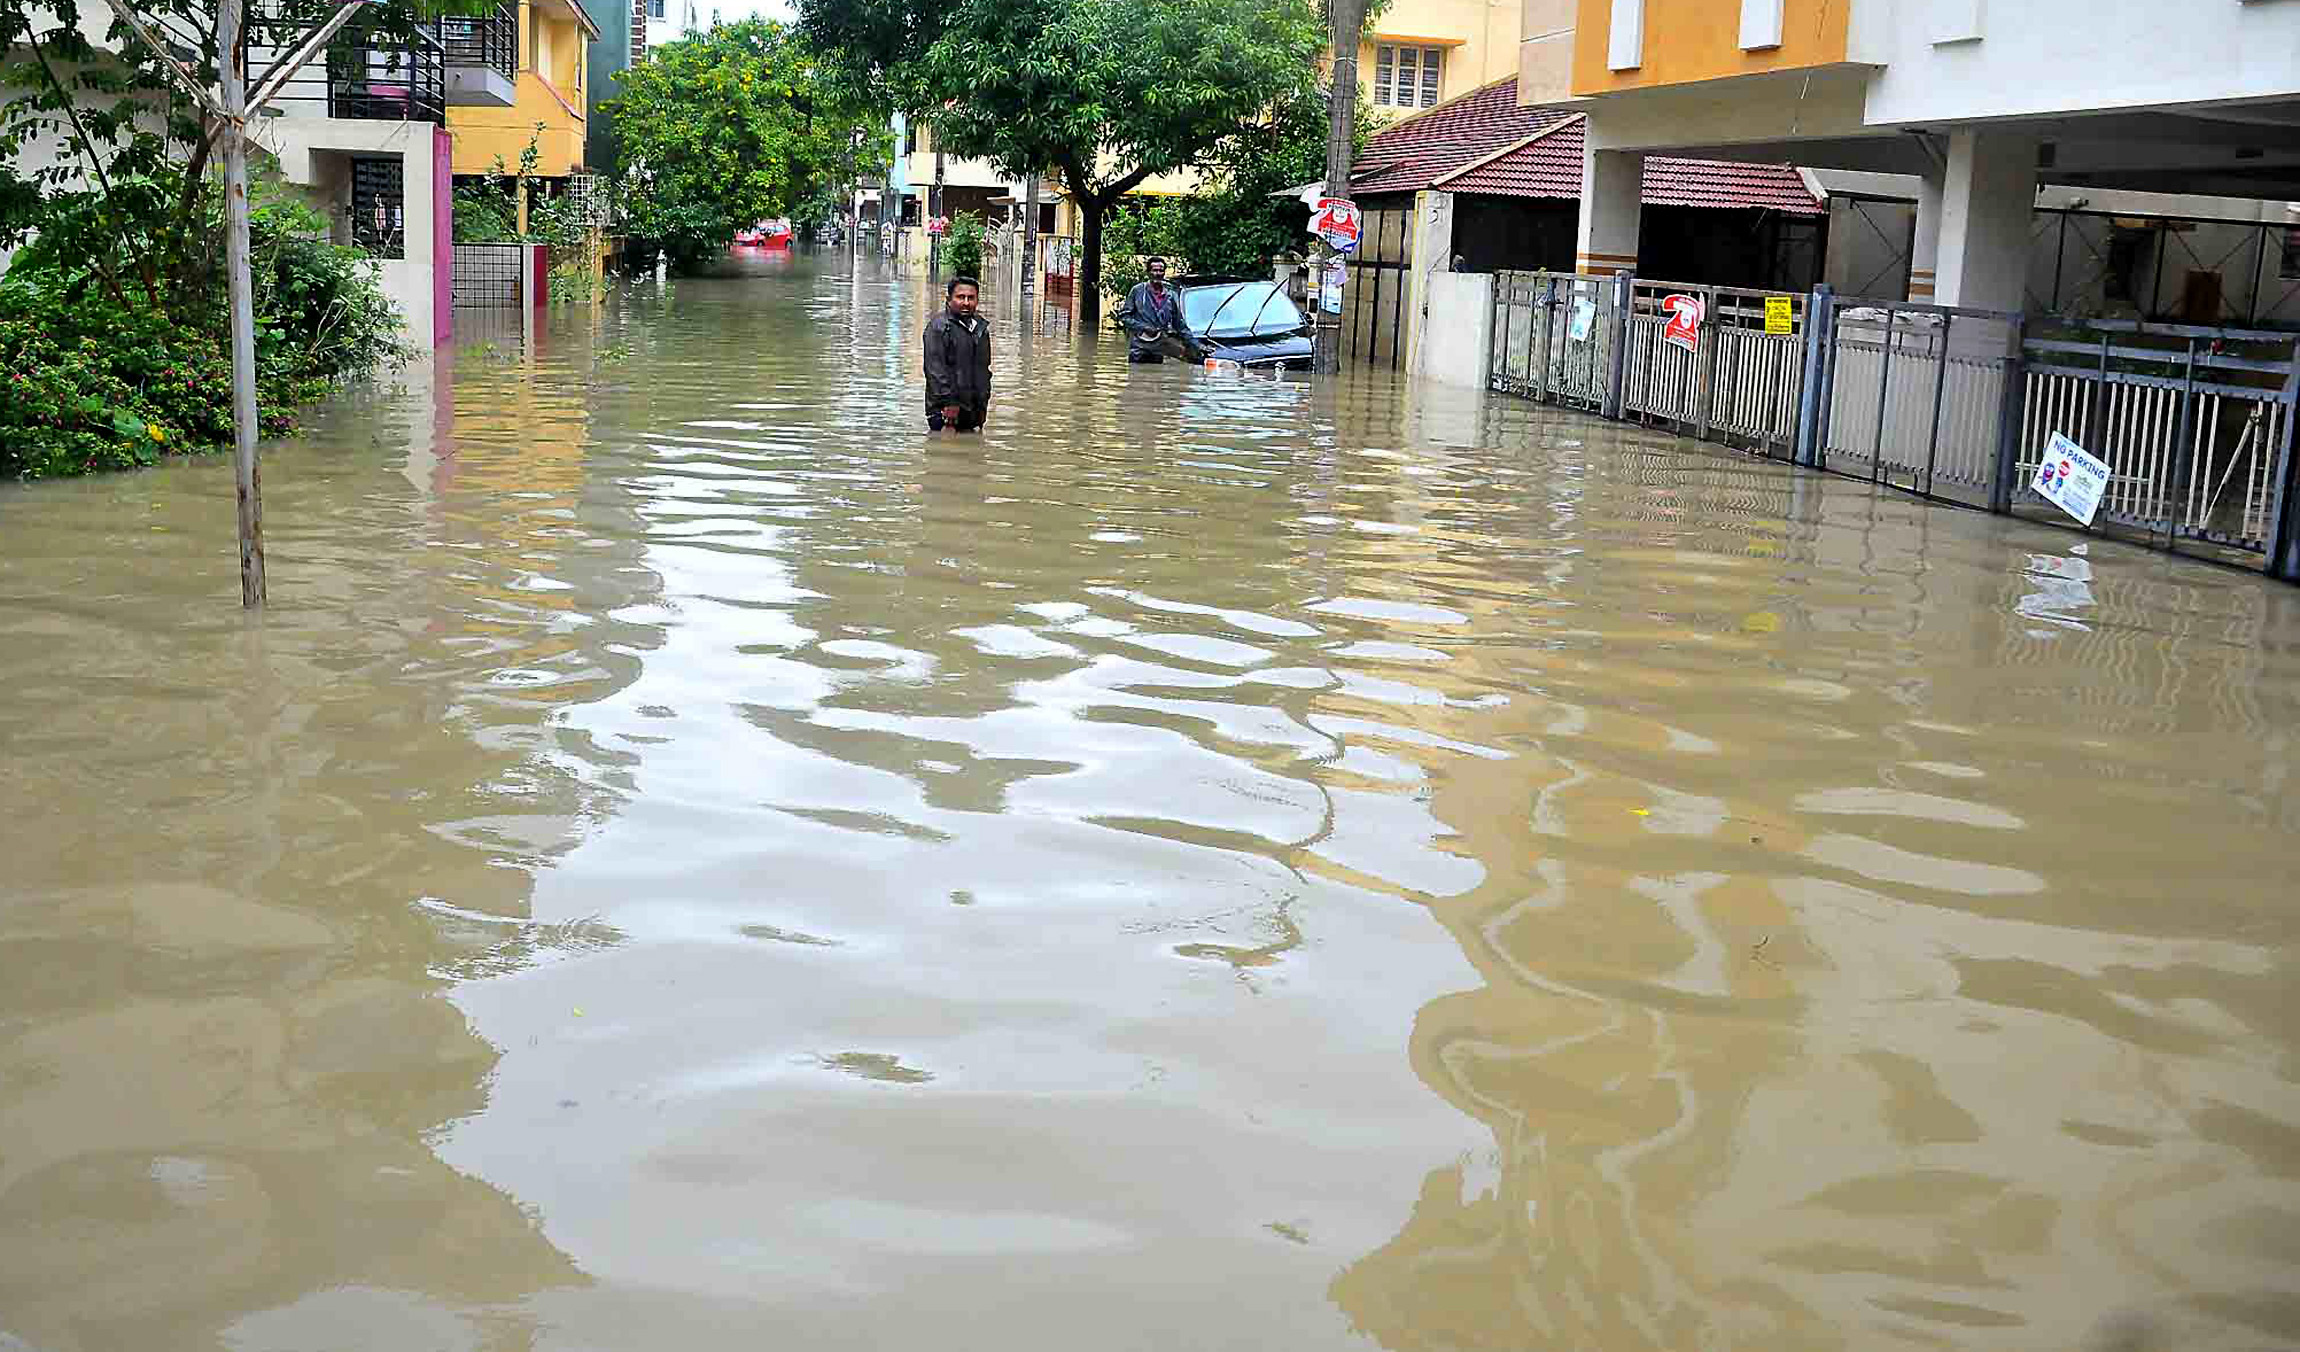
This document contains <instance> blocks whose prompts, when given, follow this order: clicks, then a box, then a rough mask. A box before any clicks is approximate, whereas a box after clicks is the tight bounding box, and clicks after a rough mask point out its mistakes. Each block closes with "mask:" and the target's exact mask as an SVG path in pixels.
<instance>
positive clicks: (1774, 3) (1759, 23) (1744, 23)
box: [1741, 0, 1785, 52]
mask: <svg viewBox="0 0 2300 1352" xmlns="http://www.w3.org/2000/svg"><path fill="white" fill-rule="evenodd" d="M1784 3H1785V0H1741V50H1742V51H1745V52H1761V51H1765V50H1767V49H1768V48H1773V47H1778V46H1780V45H1781V17H1782V15H1781V11H1782V9H1783V7H1784Z"/></svg>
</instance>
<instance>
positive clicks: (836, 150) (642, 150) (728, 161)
mask: <svg viewBox="0 0 2300 1352" xmlns="http://www.w3.org/2000/svg"><path fill="white" fill-rule="evenodd" d="M617 78H618V81H619V83H620V87H621V92H620V93H619V94H618V95H617V97H616V98H615V99H613V100H612V101H611V102H609V104H608V105H607V107H608V108H609V109H610V110H611V112H612V114H613V116H614V118H615V126H616V130H617V132H618V134H619V135H620V136H621V138H622V144H623V157H624V161H625V164H626V165H627V166H628V167H627V168H626V170H625V174H624V181H623V183H622V184H621V189H622V192H623V194H624V198H625V210H626V213H627V230H628V233H629V234H630V235H632V236H633V237H635V238H636V239H638V240H640V241H642V249H645V248H647V247H648V246H656V247H660V248H662V249H663V250H665V251H666V252H668V253H669V254H670V256H671V260H672V262H673V265H674V266H677V267H680V268H682V269H684V268H686V267H688V266H691V265H692V264H694V263H695V262H697V261H699V260H700V259H703V258H706V257H710V256H714V255H716V254H718V253H720V252H722V251H724V250H725V249H726V247H727V246H728V245H729V244H730V243H732V242H733V240H734V237H735V232H736V231H738V230H741V229H744V228H745V227H748V226H751V225H754V224H756V223H757V222H759V221H763V220H768V219H770V218H773V217H778V216H792V215H795V214H797V209H798V208H799V207H800V206H801V205H802V204H804V203H805V202H807V201H808V200H809V199H811V198H814V197H816V196H817V195H818V194H820V193H821V192H822V190H823V189H824V188H825V187H826V186H830V185H834V184H844V183H847V182H851V181H852V180H853V178H854V174H855V166H856V165H857V164H858V163H861V162H878V161H880V160H883V159H884V157H885V154H886V151H887V149H888V133H887V131H886V129H885V126H884V125H883V124H884V119H883V118H882V117H880V116H878V115H877V114H875V113H872V112H869V111H867V110H866V109H865V108H864V106H863V105H862V104H861V103H859V102H857V101H855V100H853V99H852V98H851V97H849V91H848V89H847V87H846V86H845V85H843V84H841V83H840V82H839V81H838V80H836V79H834V78H833V75H832V72H831V71H830V70H828V69H826V68H825V67H824V66H823V64H822V63H821V62H820V61H819V60H818V58H817V57H816V55H815V53H814V51H813V50H812V49H811V48H810V47H809V46H808V45H807V44H806V43H805V42H803V41H801V40H800V39H799V37H798V35H797V34H796V33H795V32H794V31H793V30H791V29H790V28H787V27H785V26H784V25H782V24H779V23H775V22H772V21H770V20H766V19H746V20H744V21H742V22H740V23H733V24H721V25H718V26H716V27H713V28H711V29H708V30H706V31H705V32H702V33H699V34H697V35H695V36H694V37H691V38H687V39H684V40H682V41H679V42H672V43H666V44H664V45H663V46H661V47H657V48H653V49H651V50H650V52H649V53H648V58H647V60H646V61H645V62H644V63H643V64H640V65H637V66H634V67H632V68H631V69H629V70H626V71H624V72H622V73H621V75H619V76H618V77H617Z"/></svg>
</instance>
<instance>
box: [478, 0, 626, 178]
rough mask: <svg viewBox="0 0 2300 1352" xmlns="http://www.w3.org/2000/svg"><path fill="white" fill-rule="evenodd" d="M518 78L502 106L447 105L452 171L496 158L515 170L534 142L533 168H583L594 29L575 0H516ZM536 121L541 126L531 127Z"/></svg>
mask: <svg viewBox="0 0 2300 1352" xmlns="http://www.w3.org/2000/svg"><path fill="white" fill-rule="evenodd" d="M507 2H508V0H507ZM517 3H518V8H519V80H518V94H517V98H516V100H515V101H514V102H513V103H512V105H511V106H510V107H508V108H450V109H449V110H448V113H447V128H448V130H449V131H450V132H451V133H453V134H454V137H455V172H456V173H458V174H486V173H492V172H494V169H495V165H496V162H497V161H498V160H500V161H501V162H502V163H503V164H504V165H505V166H507V167H509V168H512V169H517V168H518V167H519V156H520V153H521V152H522V151H524V150H526V149H527V144H528V142H529V141H533V142H534V143H535V149H536V153H537V157H538V158H537V160H536V165H535V173H536V174H537V176H539V177H542V178H565V177H567V176H568V175H569V174H578V173H582V172H583V171H584V162H583V139H584V136H585V134H586V132H587V131H588V130H589V128H588V123H587V119H586V118H585V115H584V107H585V104H584V100H585V98H586V91H585V89H584V85H583V81H584V78H585V76H584V67H585V65H586V64H587V60H588V54H589V48H590V44H591V42H592V41H593V40H595V39H596V38H597V37H598V36H599V28H598V26H597V25H596V24H594V23H593V22H592V21H591V17H590V16H589V15H587V14H585V13H584V12H583V7H582V6H581V5H579V4H576V3H575V2H574V0H517ZM538 127H540V130H538Z"/></svg>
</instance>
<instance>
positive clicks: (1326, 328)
mask: <svg viewBox="0 0 2300 1352" xmlns="http://www.w3.org/2000/svg"><path fill="white" fill-rule="evenodd" d="M1326 8H1327V10H1328V11H1329V12H1330V13H1331V14H1332V15H1333V18H1334V88H1333V94H1332V96H1331V98H1330V99H1329V100H1328V101H1327V106H1326V196H1328V197H1335V198H1339V199H1341V200H1342V201H1344V202H1347V201H1349V200H1350V151H1351V148H1352V146H1353V145H1354V144H1355V142H1356V139H1357V116H1358V42H1359V40H1360V39H1361V38H1362V37H1363V36H1364V32H1365V26H1366V0H1330V3H1329V4H1328V5H1327V7H1326ZM1336 257H1339V255H1336ZM1323 271H1324V269H1323V268H1322V267H1321V268H1320V270H1319V273H1317V274H1313V275H1312V277H1311V279H1310V281H1311V290H1310V296H1311V301H1312V304H1313V305H1315V306H1316V310H1315V313H1316V315H1317V320H1318V327H1317V335H1316V343H1315V345H1314V347H1313V348H1312V350H1311V356H1310V364H1311V367H1312V369H1313V370H1315V371H1316V372H1317V373H1318V374H1320V375H1335V374H1338V373H1339V372H1340V371H1341V369H1342V316H1341V315H1338V314H1334V315H1329V314H1327V313H1326V308H1325V303H1324V299H1323V294H1322V292H1321V290H1320V287H1321V286H1322V284H1323V282H1324V280H1325V279H1324V276H1323ZM1344 275H1345V276H1347V271H1346V270H1345V273H1344Z"/></svg>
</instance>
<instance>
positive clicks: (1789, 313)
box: [1765, 296, 1797, 333]
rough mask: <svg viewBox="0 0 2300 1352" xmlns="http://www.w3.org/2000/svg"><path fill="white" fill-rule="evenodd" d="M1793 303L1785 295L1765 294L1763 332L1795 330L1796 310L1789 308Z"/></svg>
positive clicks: (1793, 331) (1790, 331) (1791, 331)
mask: <svg viewBox="0 0 2300 1352" xmlns="http://www.w3.org/2000/svg"><path fill="white" fill-rule="evenodd" d="M1794 304H1795V302H1793V301H1792V300H1790V298H1789V297H1787V296H1767V297H1766V298H1765V332H1767V333H1795V332H1796V331H1797V317H1796V312H1795V311H1794V310H1793V309H1791V308H1790V307H1791V306H1792V305H1794Z"/></svg>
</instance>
